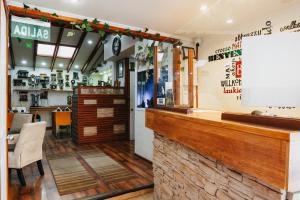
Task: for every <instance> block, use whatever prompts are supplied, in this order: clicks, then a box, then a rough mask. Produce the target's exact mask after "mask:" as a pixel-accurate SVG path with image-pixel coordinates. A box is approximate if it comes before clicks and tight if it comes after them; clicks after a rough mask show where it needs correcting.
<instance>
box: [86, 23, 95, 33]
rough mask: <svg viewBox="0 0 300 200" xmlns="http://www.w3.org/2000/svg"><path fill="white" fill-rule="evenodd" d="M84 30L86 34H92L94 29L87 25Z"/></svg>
mask: <svg viewBox="0 0 300 200" xmlns="http://www.w3.org/2000/svg"><path fill="white" fill-rule="evenodd" d="M85 30H86V31H87V32H92V31H93V30H94V29H93V28H92V27H91V26H90V25H88V26H87V27H86V28H85Z"/></svg>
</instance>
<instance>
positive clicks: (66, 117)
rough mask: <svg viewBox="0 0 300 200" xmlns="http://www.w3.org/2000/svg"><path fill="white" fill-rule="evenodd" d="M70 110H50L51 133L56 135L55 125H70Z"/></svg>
mask: <svg viewBox="0 0 300 200" xmlns="http://www.w3.org/2000/svg"><path fill="white" fill-rule="evenodd" d="M71 114H72V111H52V133H53V135H54V136H55V137H57V134H58V132H57V130H56V129H57V126H71V123H72V120H71Z"/></svg>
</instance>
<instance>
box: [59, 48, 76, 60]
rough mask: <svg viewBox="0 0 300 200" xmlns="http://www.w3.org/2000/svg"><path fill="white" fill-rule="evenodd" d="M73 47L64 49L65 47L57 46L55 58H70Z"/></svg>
mask: <svg viewBox="0 0 300 200" xmlns="http://www.w3.org/2000/svg"><path fill="white" fill-rule="evenodd" d="M75 49H76V48H75V47H66V46H59V49H58V53H57V57H59V58H72V56H73V54H74V51H75Z"/></svg>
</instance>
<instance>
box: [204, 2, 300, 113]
mask: <svg viewBox="0 0 300 200" xmlns="http://www.w3.org/2000/svg"><path fill="white" fill-rule="evenodd" d="M299 9H300V6H296V7H294V8H291V9H289V10H285V11H283V10H282V11H281V12H280V13H279V14H274V15H273V16H270V17H268V18H265V19H261V20H259V21H256V22H253V23H252V24H245V25H247V27H248V28H246V29H242V31H241V33H244V34H245V33H249V32H252V31H255V30H261V31H262V34H267V33H268V30H267V29H263V28H266V27H267V25H266V22H267V21H271V29H272V34H275V33H279V32H280V28H282V27H284V26H287V25H290V24H291V22H292V21H294V20H296V21H297V23H299V22H300V13H299ZM262 29H263V30H262ZM288 31H300V29H299V28H298V29H294V30H288ZM236 36H237V35H209V36H206V37H204V38H203V43H202V44H201V46H200V49H199V52H200V60H202V61H204V63H205V61H207V60H208V56H211V55H214V54H216V53H217V52H216V50H218V49H222V48H226V47H231V48H232V47H233V44H235V37H236ZM270 53H272V52H270ZM234 59H235V60H238V59H241V60H242V56H237V57H235V58H227V59H222V60H217V61H213V62H207V63H206V64H204V66H202V67H200V68H198V73H199V75H198V84H199V106H200V108H203V109H213V110H220V111H231V112H251V111H253V110H255V109H258V110H262V111H268V112H270V113H274V114H277V115H281V116H293V117H300V108H294V109H287V108H285V109H283V108H267V107H244V106H242V105H241V100H238V97H239V96H240V94H225V93H224V88H223V87H221V81H223V80H226V78H225V68H226V66H227V65H228V66H231V65H232V63H233V60H234ZM274 59H276V58H274ZM286 63H287V64H288V60H287V62H286ZM282 73H288V71H286V70H284V67H283V71H282ZM231 80H235V78H234V77H232V78H231ZM237 80H238V79H237ZM241 80H242V78H241ZM279 81H280V80H279ZM241 87H242V86H240V87H239V88H241ZM228 88H232V87H227V89H228Z"/></svg>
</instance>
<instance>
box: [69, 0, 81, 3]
mask: <svg viewBox="0 0 300 200" xmlns="http://www.w3.org/2000/svg"><path fill="white" fill-rule="evenodd" d="M70 2H71V3H78V2H79V0H70Z"/></svg>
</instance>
